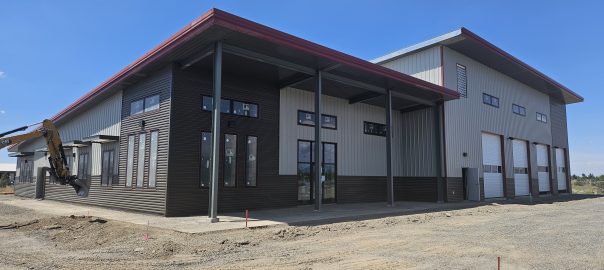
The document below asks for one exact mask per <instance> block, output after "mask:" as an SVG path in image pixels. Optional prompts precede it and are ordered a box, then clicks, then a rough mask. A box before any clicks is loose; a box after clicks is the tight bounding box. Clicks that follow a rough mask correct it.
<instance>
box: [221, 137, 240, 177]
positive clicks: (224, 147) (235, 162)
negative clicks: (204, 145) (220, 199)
mask: <svg viewBox="0 0 604 270" xmlns="http://www.w3.org/2000/svg"><path fill="white" fill-rule="evenodd" d="M227 136H235V143H234V145H235V154H234V163H233V167H235V174H234V175H233V179H232V180H233V185H226V181H225V180H226V175H227V174H226V172H227V171H226V169H225V168H226V161H227V159H226V157H227V155H226V148H227V147H226V143H227V141H226V140H227ZM237 137H238V136H237V134H235V133H224V137H223V139H224V143H223V151H222V153H223V155H224V156H223V160H222V161H223V164H222V166H223V167H222V186H223V187H225V188H236V187H237V148H238V147H237Z"/></svg>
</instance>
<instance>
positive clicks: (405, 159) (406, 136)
mask: <svg viewBox="0 0 604 270" xmlns="http://www.w3.org/2000/svg"><path fill="white" fill-rule="evenodd" d="M434 110H435V108H427V109H423V110H418V111H413V112H408V113H404V114H402V115H401V118H402V120H401V121H402V123H401V124H402V132H401V133H400V134H397V137H394V140H400V141H402V143H401V148H400V153H399V154H398V155H400V156H401V158H400V159H398V160H399V163H398V165H399V166H400V171H399V172H400V174H401V175H402V176H422V177H426V176H436V162H435V158H434V157H435V151H436V144H435V138H434V137H435V136H436V133H435V130H434Z"/></svg>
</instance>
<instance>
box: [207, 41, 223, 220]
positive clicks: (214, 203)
mask: <svg viewBox="0 0 604 270" xmlns="http://www.w3.org/2000/svg"><path fill="white" fill-rule="evenodd" d="M221 95H222V43H221V42H220V41H218V42H216V49H215V50H214V106H213V107H214V109H213V111H212V169H211V171H210V175H211V181H210V209H209V214H210V215H209V218H210V222H212V223H215V222H218V216H217V212H218V165H219V163H218V162H219V161H218V157H219V151H220V147H219V146H220V103H221V102H220V101H221Z"/></svg>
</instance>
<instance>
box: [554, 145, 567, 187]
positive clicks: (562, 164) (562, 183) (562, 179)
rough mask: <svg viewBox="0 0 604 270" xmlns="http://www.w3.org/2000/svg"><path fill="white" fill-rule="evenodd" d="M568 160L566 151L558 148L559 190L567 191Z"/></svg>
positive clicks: (557, 175) (557, 172) (557, 176)
mask: <svg viewBox="0 0 604 270" xmlns="http://www.w3.org/2000/svg"><path fill="white" fill-rule="evenodd" d="M565 170H566V158H565V157H564V149H561V148H556V178H557V179H558V190H566V172H565Z"/></svg>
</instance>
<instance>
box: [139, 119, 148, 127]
mask: <svg viewBox="0 0 604 270" xmlns="http://www.w3.org/2000/svg"><path fill="white" fill-rule="evenodd" d="M146 124H147V123H145V120H141V122H140V126H141V128H145V125H146Z"/></svg>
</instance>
